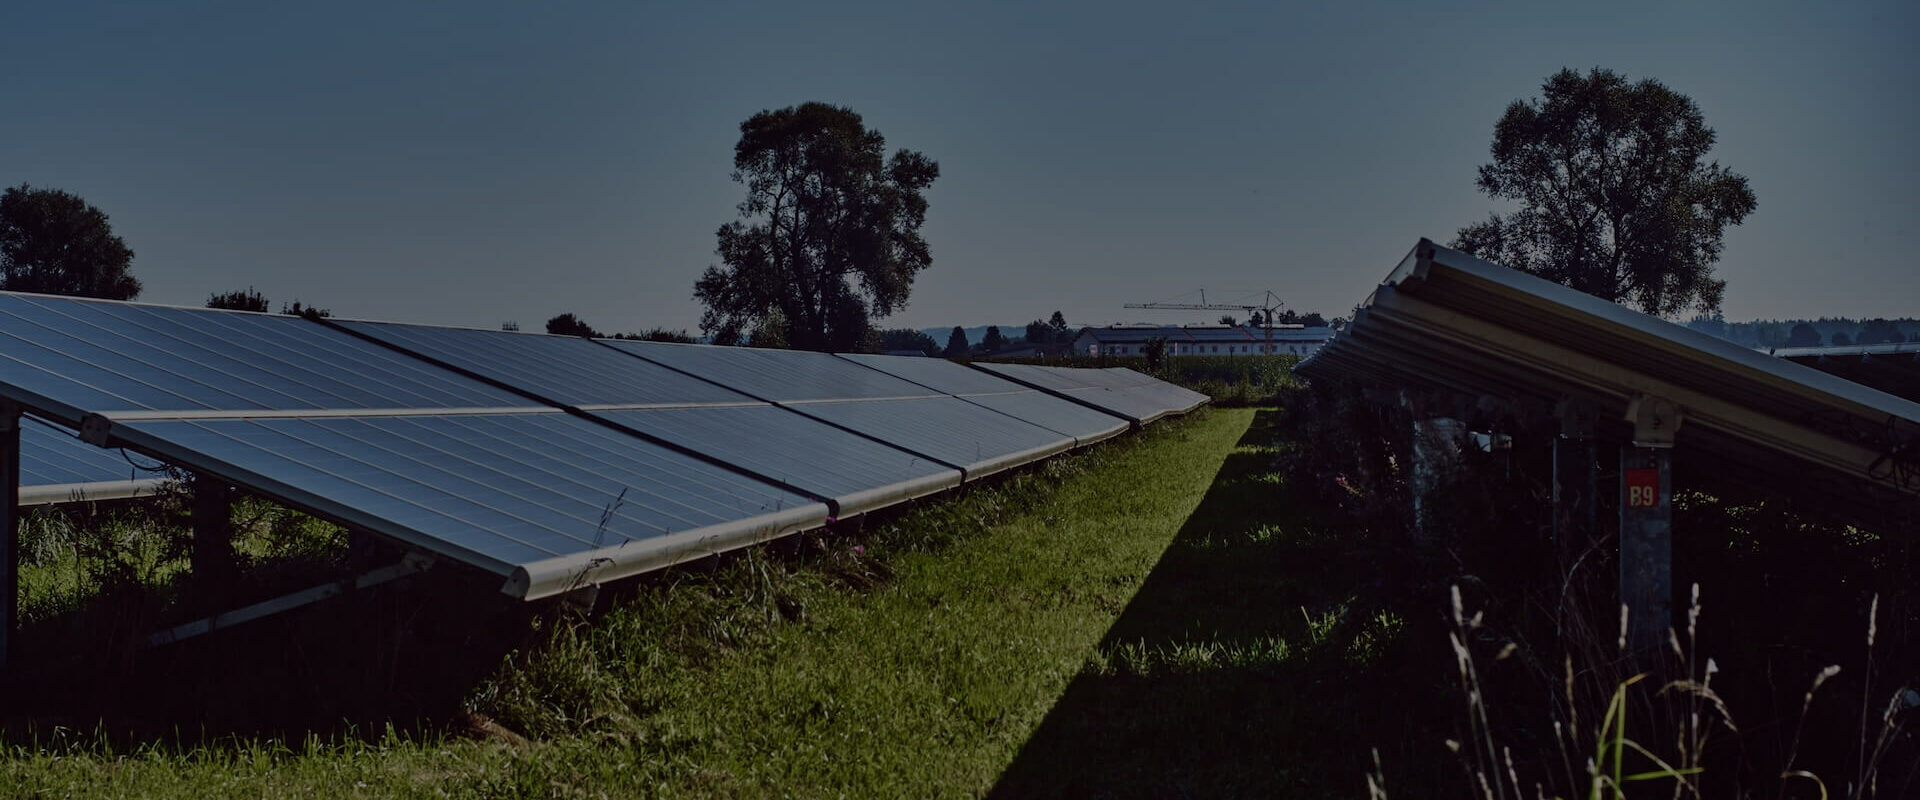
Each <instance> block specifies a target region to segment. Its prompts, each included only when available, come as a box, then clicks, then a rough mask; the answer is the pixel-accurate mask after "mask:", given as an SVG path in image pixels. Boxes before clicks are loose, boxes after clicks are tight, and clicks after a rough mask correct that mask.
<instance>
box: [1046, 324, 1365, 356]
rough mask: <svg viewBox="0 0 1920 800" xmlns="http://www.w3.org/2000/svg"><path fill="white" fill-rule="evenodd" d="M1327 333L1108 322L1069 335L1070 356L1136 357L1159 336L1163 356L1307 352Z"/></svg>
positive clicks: (1322, 330)
mask: <svg viewBox="0 0 1920 800" xmlns="http://www.w3.org/2000/svg"><path fill="white" fill-rule="evenodd" d="M1331 338H1333V329H1332V328H1327V327H1318V326H1316V327H1311V328H1310V327H1306V326H1303V325H1275V326H1273V337H1272V339H1271V340H1269V339H1268V337H1267V330H1266V329H1265V328H1252V327H1247V328H1243V327H1237V326H1227V325H1110V326H1107V327H1104V328H1082V329H1081V330H1080V335H1079V336H1078V337H1076V338H1075V339H1074V340H1073V353H1074V355H1086V356H1099V355H1108V356H1138V355H1145V354H1146V347H1147V342H1149V341H1151V340H1153V339H1165V340H1166V342H1167V353H1166V354H1167V355H1168V356H1173V357H1179V356H1235V355H1259V354H1262V353H1273V354H1276V355H1297V356H1309V355H1313V353H1314V352H1316V351H1318V350H1319V349H1320V346H1321V345H1323V344H1326V343H1327V340H1328V339H1331Z"/></svg>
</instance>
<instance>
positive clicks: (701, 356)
mask: <svg viewBox="0 0 1920 800" xmlns="http://www.w3.org/2000/svg"><path fill="white" fill-rule="evenodd" d="M0 341H4V342H5V344H6V346H5V347H4V348H0V395H4V397H5V399H6V400H8V401H10V402H12V403H15V404H18V405H19V406H20V407H22V408H23V409H25V410H26V411H27V412H28V413H29V414H31V415H33V416H35V417H39V418H43V419H46V420H50V421H52V422H54V423H58V427H57V428H55V427H47V426H41V425H28V426H25V427H23V429H22V447H21V464H22V487H23V489H22V496H23V497H25V496H27V495H28V494H30V493H31V492H30V491H29V490H28V488H29V487H43V488H44V487H68V486H73V485H81V484H87V485H96V486H104V485H105V484H108V483H113V482H116V481H124V480H126V479H128V477H129V476H133V477H137V478H151V475H140V474H138V470H139V467H141V466H143V465H145V461H146V459H143V458H137V457H136V458H132V459H131V460H130V459H129V457H127V456H123V455H122V454H121V453H120V452H115V451H114V450H113V449H111V448H125V449H127V450H131V451H134V452H137V453H140V454H145V455H147V456H151V457H154V458H159V459H162V460H164V461H166V462H169V463H172V464H175V465H178V466H180V467H182V468H185V469H187V470H190V471H193V472H196V473H200V474H205V475H209V476H212V477H214V478H217V479H220V480H223V481H227V482H231V483H233V484H236V485H239V486H241V487H243V488H245V489H247V490H249V491H252V492H256V493H259V494H262V495H264V496H268V497H271V498H274V499H277V500H279V501H281V502H285V503H288V504H290V505H293V506H296V507H299V508H302V509H305V510H307V511H309V512H312V513H315V514H318V515H320V516H323V517H326V518H329V519H332V520H334V521H336V522H339V523H341V524H345V525H348V526H352V527H355V528H358V529H361V530H365V531H367V532H370V533H374V534H379V535H382V536H386V537H388V538H391V539H394V540H397V541H399V542H401V543H403V544H405V545H407V546H409V547H412V548H416V549H420V550H425V551H428V552H432V553H436V554H440V555H443V556H446V557H450V558H452V559H454V560H457V561H460V562H463V563H466V564H469V565H471V566H475V567H479V568H481V569H485V570H488V571H491V572H494V573H496V574H499V575H501V576H503V577H505V578H506V579H507V581H506V585H505V586H504V587H503V588H504V590H505V591H507V592H508V593H509V594H513V595H515V596H520V597H525V598H528V599H533V598H537V597H543V596H548V595H552V594H556V593H560V592H564V591H567V590H568V589H570V588H573V587H575V586H579V585H583V584H585V583H597V582H602V581H606V580H612V579H616V578H619V577H623V576H626V575H632V574H636V573H639V572H644V571H647V570H651V569H656V568H659V567H662V566H666V565H669V564H672V563H676V562H679V561H683V560H686V559H688V558H693V557H698V556H701V555H705V554H709V553H713V552H719V551H722V550H726V549H730V548H733V547H739V546H743V545H746V544H751V543H754V542H758V541H764V540H766V539H769V538H773V537H777V536H781V535H785V534H788V533H792V532H795V531H798V530H803V529H807V528H812V527H818V526H821V525H824V524H826V523H828V522H829V521H831V520H832V519H834V518H835V517H839V516H848V515H852V514H858V513H863V512H866V511H871V510H874V509H878V508H882V507H885V506H888V505H891V504H895V503H899V502H902V501H905V500H908V499H911V498H915V497H920V496H923V495H926V494H930V493H933V492H938V491H941V490H943V489H947V488H951V487H954V486H957V485H960V484H961V483H963V482H965V481H971V480H977V479H979V478H980V477H983V476H985V475H989V474H992V473H994V472H997V471H1000V470H1004V469H1008V468H1011V467H1015V466H1018V465H1021V464H1025V463H1030V462H1032V461H1035V460H1038V459H1041V458H1045V457H1047V456H1049V455H1052V454H1055V453H1058V452H1062V451H1064V450H1068V449H1071V448H1073V447H1076V446H1081V445H1085V444H1090V443H1092V442H1096V441H1099V440H1101V439H1103V438H1106V437H1108V436H1112V435H1114V434H1116V433H1118V432H1120V431H1123V430H1125V429H1126V428H1127V427H1128V426H1129V425H1130V424H1139V423H1143V422H1147V421H1151V420H1153V419H1158V418H1160V417H1162V416H1165V415H1166V414H1169V413H1181V412H1184V411H1187V410H1191V408H1193V407H1194V405H1197V403H1193V402H1189V398H1188V397H1186V396H1185V395H1182V394H1180V393H1179V392H1177V391H1169V390H1170V389H1171V388H1172V387H1169V386H1167V385H1166V384H1160V383H1159V382H1157V381H1154V380H1153V379H1151V378H1147V377H1146V376H1141V375H1138V374H1137V373H1127V374H1126V375H1119V374H1117V373H1112V372H1111V371H1105V370H1061V369H1055V368H1042V367H1035V368H1032V369H1033V370H1035V371H1036V372H1034V373H1033V374H1036V375H1043V376H1045V378H1046V381H1047V383H1048V385H1047V386H1038V385H1034V384H1031V383H1023V382H1016V381H1010V380H1006V379H1003V378H1002V377H999V376H997V375H994V374H989V373H987V372H982V371H980V370H975V369H971V368H968V367H965V366H962V365H959V364H954V363H951V362H945V361H935V360H930V359H914V358H890V357H883V356H852V355H849V356H834V355H828V354H822V353H807V352H798V351H771V350H751V349H744V348H729V347H710V346H701V345H675V344H664V343H654V342H635V341H610V340H588V339H581V338H574V337H560V336H548V335H544V334H522V333H508V332H501V331H486V330H473V329H460V328H442V327H433V326H423V325H403V324H395V323H374V322H349V321H332V320H326V321H322V322H320V323H318V324H316V323H315V322H313V321H309V320H304V319H300V318H296V317H289V316H284V315H267V314H250V313H245V312H230V311H212V310H204V309H184V308H169V307H159V306H146V305H138V304H131V303H116V302H109V301H93V300H81V299H73V298H56V297H44V296H34V295H18V294H5V293H0ZM1083 395H1084V396H1083ZM1109 396H1111V397H1116V398H1118V397H1125V398H1127V399H1128V403H1129V405H1128V406H1127V408H1128V409H1130V411H1131V413H1116V411H1115V409H1114V408H1111V407H1108V406H1102V405H1100V404H1099V403H1097V402H1094V403H1089V402H1088V400H1087V398H1089V397H1092V398H1108V397H1109ZM1196 397H1197V396H1196ZM1156 398H1157V402H1158V405H1154V403H1155V402H1156V400H1155V399H1156ZM1201 399H1202V400H1204V398H1201ZM1116 402H1117V401H1116ZM1110 405H1111V404H1110ZM74 431H78V432H79V436H80V438H82V439H85V440H86V441H87V442H89V443H91V444H83V443H81V442H79V441H78V440H76V438H75V434H74ZM95 445H98V446H99V447H96V446H95ZM102 447H104V448H109V449H101V448H102Z"/></svg>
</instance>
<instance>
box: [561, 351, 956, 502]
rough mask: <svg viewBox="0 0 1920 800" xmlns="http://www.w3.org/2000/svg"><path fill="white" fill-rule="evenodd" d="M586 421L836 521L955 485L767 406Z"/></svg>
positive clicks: (895, 454) (906, 456)
mask: <svg viewBox="0 0 1920 800" xmlns="http://www.w3.org/2000/svg"><path fill="white" fill-rule="evenodd" d="M615 355H616V356H618V355H619V354H617V353H616V354H615ZM619 357H621V358H626V356H619ZM593 416H595V417H600V418H603V419H606V420H608V421H611V422H613V423H616V424H618V425H621V426H623V427H627V428H631V429H633V430H637V431H640V432H642V433H646V434H648V435H650V436H656V437H659V438H660V439H662V440H665V441H669V442H673V443H675V444H678V445H681V446H683V447H687V448H690V449H694V450H698V451H700V452H702V453H705V454H707V455H710V456H713V457H714V458H718V459H720V460H722V461H726V462H729V463H734V464H740V465H742V466H745V467H747V468H750V469H752V470H753V471H754V472H757V473H759V474H762V475H767V476H769V477H772V478H774V479H777V480H780V481H783V482H785V483H787V484H789V485H792V486H795V487H798V488H801V489H804V490H806V491H809V492H813V493H815V494H818V495H820V496H822V497H826V498H830V499H832V500H833V501H834V503H835V505H836V506H837V508H836V513H837V514H838V515H839V516H851V515H853V514H858V513H862V512H865V511H870V510H873V509H875V508H878V507H881V506H885V505H890V504H892V503H896V502H900V501H902V500H906V499H910V498H914V497H919V496H922V495H926V494H930V493H932V492H936V491H939V490H942V489H946V488H950V487H952V486H956V485H958V484H959V483H960V473H959V471H958V470H955V469H951V468H948V467H946V466H944V465H942V464H940V463H938V462H935V461H930V460H928V459H924V458H919V457H917V456H915V455H913V454H911V453H908V452H905V451H903V450H900V449H898V448H894V447H889V446H887V445H885V444H881V443H879V442H875V441H872V440H870V439H866V438H862V437H860V436H856V435H854V434H852V433H848V432H846V431H843V430H840V429H839V428H835V427H833V426H831V425H828V424H826V423H823V422H820V421H817V420H814V419H812V418H809V417H805V416H802V415H799V414H796V413H794V412H792V411H788V410H786V409H782V408H776V407H774V406H770V405H756V406H737V407H726V408H649V409H638V410H628V411H620V410H610V411H596V412H593Z"/></svg>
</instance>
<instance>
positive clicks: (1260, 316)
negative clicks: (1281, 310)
mask: <svg viewBox="0 0 1920 800" xmlns="http://www.w3.org/2000/svg"><path fill="white" fill-rule="evenodd" d="M1247 327H1249V328H1264V327H1267V315H1266V313H1265V312H1261V311H1255V312H1253V313H1252V314H1249V315H1247Z"/></svg>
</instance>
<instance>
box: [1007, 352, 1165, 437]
mask: <svg viewBox="0 0 1920 800" xmlns="http://www.w3.org/2000/svg"><path fill="white" fill-rule="evenodd" d="M974 366H976V367H979V368H980V369H984V370H987V371H989V372H992V373H994V374H996V375H1001V376H1004V377H1007V378H1011V379H1013V380H1017V381H1021V382H1023V383H1027V384H1031V385H1033V386H1038V387H1040V388H1042V389H1046V390H1047V391H1050V392H1054V393H1056V394H1058V395H1060V396H1061V397H1067V398H1072V399H1073V400H1075V401H1077V402H1081V403H1085V404H1087V405H1090V406H1093V407H1095V408H1098V409H1101V410H1103V411H1108V412H1111V413H1114V414H1119V415H1121V416H1123V417H1126V418H1128V419H1131V420H1134V421H1136V422H1141V423H1146V422H1152V421H1153V420H1156V419H1159V418H1161V417H1164V416H1166V415H1167V414H1169V413H1172V412H1173V411H1174V410H1175V409H1174V408H1172V407H1171V406H1170V405H1169V404H1168V403H1167V402H1165V401H1163V400H1158V399H1154V398H1149V397H1143V396H1140V395H1139V394H1136V393H1129V392H1127V391H1125V390H1122V389H1115V388H1111V387H1112V386H1113V385H1114V384H1115V383H1117V382H1119V381H1121V380H1122V379H1121V378H1120V377H1119V376H1115V375H1104V374H1102V373H1103V372H1104V371H1103V370H1098V369H1073V368H1067V367H1042V366H1037V365H1034V364H996V363H991V362H975V363H974Z"/></svg>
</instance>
